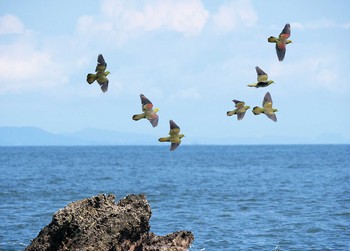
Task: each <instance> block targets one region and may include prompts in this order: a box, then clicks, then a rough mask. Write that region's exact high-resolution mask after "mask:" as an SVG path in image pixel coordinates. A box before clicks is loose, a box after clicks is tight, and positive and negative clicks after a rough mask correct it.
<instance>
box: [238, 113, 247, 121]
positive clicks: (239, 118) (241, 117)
mask: <svg viewBox="0 0 350 251" xmlns="http://www.w3.org/2000/svg"><path fill="white" fill-rule="evenodd" d="M244 115H245V112H240V113H237V119H238V120H242V119H243V118H244Z"/></svg>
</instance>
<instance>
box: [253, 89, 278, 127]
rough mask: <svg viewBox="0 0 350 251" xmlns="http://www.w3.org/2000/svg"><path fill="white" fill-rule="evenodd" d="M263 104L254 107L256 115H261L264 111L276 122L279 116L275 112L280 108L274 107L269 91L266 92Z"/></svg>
mask: <svg viewBox="0 0 350 251" xmlns="http://www.w3.org/2000/svg"><path fill="white" fill-rule="evenodd" d="M262 105H263V107H259V106H255V107H254V108H253V113H254V115H259V114H261V113H264V114H265V115H266V116H267V117H268V118H269V119H271V120H272V121H274V122H277V117H276V114H275V112H277V111H278V110H277V109H275V108H273V107H272V105H273V102H272V98H271V95H270V93H269V92H267V93H266V94H265V96H264V100H263V104H262Z"/></svg>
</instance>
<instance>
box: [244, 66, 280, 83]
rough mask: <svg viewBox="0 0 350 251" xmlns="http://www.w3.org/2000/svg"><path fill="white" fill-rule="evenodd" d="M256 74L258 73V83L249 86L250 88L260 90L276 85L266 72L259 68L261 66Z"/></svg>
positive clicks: (256, 68) (257, 68)
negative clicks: (260, 88)
mask: <svg viewBox="0 0 350 251" xmlns="http://www.w3.org/2000/svg"><path fill="white" fill-rule="evenodd" d="M255 70H256V73H257V80H258V82H257V83H254V84H249V85H248V86H249V87H255V88H259V87H266V86H269V85H270V84H272V83H274V81H273V80H268V75H267V73H266V72H264V71H263V70H261V69H260V68H259V66H256V67H255Z"/></svg>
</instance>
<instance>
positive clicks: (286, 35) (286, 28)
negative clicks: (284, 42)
mask: <svg viewBox="0 0 350 251" xmlns="http://www.w3.org/2000/svg"><path fill="white" fill-rule="evenodd" d="M289 37H290V24H286V25H285V26H284V28H283V30H282V32H281V34H280V35H279V38H284V39H287V38H289Z"/></svg>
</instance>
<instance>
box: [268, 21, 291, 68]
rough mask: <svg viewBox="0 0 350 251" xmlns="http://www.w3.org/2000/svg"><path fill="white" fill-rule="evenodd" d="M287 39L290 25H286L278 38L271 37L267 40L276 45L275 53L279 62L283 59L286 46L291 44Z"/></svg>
mask: <svg viewBox="0 0 350 251" xmlns="http://www.w3.org/2000/svg"><path fill="white" fill-rule="evenodd" d="M289 37H290V24H286V25H285V26H284V28H283V30H282V32H281V34H280V35H279V37H278V38H276V37H273V36H271V37H269V38H268V39H267V41H269V42H270V43H276V52H277V57H278V60H279V61H283V59H284V55H285V54H286V44H289V43H292V41H291V40H289V39H288V38H289Z"/></svg>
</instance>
